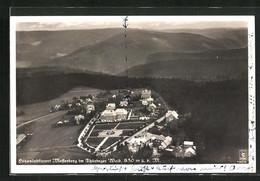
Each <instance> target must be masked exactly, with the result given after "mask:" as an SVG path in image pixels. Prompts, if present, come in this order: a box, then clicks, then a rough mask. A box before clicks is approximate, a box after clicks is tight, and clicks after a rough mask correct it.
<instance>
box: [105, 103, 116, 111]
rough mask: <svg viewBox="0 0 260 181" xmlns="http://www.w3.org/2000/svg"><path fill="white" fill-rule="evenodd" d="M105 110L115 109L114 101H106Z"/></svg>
mask: <svg viewBox="0 0 260 181" xmlns="http://www.w3.org/2000/svg"><path fill="white" fill-rule="evenodd" d="M106 109H107V110H115V109H116V103H108V104H107V106H106Z"/></svg>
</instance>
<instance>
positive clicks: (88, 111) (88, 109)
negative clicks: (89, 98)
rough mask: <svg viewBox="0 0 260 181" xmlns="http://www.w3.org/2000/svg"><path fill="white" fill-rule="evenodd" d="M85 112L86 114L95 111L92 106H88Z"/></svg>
mask: <svg viewBox="0 0 260 181" xmlns="http://www.w3.org/2000/svg"><path fill="white" fill-rule="evenodd" d="M86 111H87V113H88V114H89V113H91V112H92V111H95V106H94V104H88V105H87V107H86Z"/></svg>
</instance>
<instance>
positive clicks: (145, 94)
mask: <svg viewBox="0 0 260 181" xmlns="http://www.w3.org/2000/svg"><path fill="white" fill-rule="evenodd" d="M151 95H152V91H151V90H147V89H145V90H142V93H141V99H147V98H150V97H151Z"/></svg>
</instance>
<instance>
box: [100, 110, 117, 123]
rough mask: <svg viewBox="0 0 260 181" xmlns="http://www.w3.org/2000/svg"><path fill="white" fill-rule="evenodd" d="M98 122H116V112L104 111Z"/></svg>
mask: <svg viewBox="0 0 260 181" xmlns="http://www.w3.org/2000/svg"><path fill="white" fill-rule="evenodd" d="M100 120H101V121H102V122H113V121H115V120H116V112H115V111H114V110H108V109H106V110H104V111H103V112H102V113H101V116H100Z"/></svg>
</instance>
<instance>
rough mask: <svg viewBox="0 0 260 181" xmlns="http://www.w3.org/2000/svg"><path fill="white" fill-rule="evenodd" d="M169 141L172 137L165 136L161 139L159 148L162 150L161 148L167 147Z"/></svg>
mask: <svg viewBox="0 0 260 181" xmlns="http://www.w3.org/2000/svg"><path fill="white" fill-rule="evenodd" d="M171 142H172V137H170V136H167V137H165V139H164V140H163V142H162V143H161V145H160V146H159V148H160V149H161V150H163V149H165V148H167V147H168V146H169V145H170V144H171Z"/></svg>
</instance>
